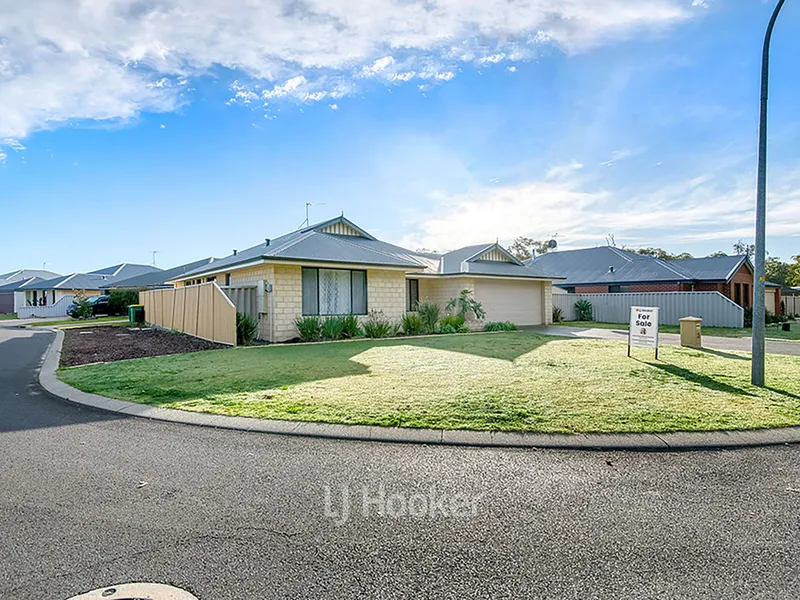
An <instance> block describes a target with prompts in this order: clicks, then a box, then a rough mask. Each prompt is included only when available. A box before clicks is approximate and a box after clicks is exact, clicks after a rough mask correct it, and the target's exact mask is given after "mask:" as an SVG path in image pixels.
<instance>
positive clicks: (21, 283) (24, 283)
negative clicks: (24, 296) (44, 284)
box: [0, 277, 44, 292]
mask: <svg viewBox="0 0 800 600" xmlns="http://www.w3.org/2000/svg"><path fill="white" fill-rule="evenodd" d="M40 281H44V279H42V278H41V277H28V278H27V279H18V280H16V281H12V282H11V283H6V284H4V285H0V292H16V291H18V290H21V289H28V286H30V285H33V284H35V283H38V282H40Z"/></svg>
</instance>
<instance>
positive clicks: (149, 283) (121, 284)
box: [100, 257, 217, 289]
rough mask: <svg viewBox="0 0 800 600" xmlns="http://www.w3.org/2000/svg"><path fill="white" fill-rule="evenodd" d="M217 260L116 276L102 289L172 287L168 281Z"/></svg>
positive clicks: (210, 259)
mask: <svg viewBox="0 0 800 600" xmlns="http://www.w3.org/2000/svg"><path fill="white" fill-rule="evenodd" d="M216 260H217V259H215V258H212V257H209V258H203V259H201V260H196V261H194V262H190V263H187V264H185V265H179V266H177V267H172V268H171V269H167V270H165V271H150V272H149V273H142V274H141V275H136V276H134V277H128V278H126V279H122V278H119V277H115V278H114V279H113V281H110V282H108V283H104V284H103V285H101V286H100V289H110V288H156V287H171V286H170V285H169V284H167V283H166V282H167V281H169V280H171V279H175V278H177V277H181V276H183V275H186V274H187V273H189V272H190V271H193V270H195V269H198V268H200V267H205V266H207V265H210V264H213V263H214V261H216Z"/></svg>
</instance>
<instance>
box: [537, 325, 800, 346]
mask: <svg viewBox="0 0 800 600" xmlns="http://www.w3.org/2000/svg"><path fill="white" fill-rule="evenodd" d="M553 325H557V326H566V327H586V328H597V329H621V330H623V331H626V332H627V331H628V324H627V323H601V322H600V321H561V322H560V323H553ZM790 325H791V329H790V330H789V331H782V330H781V328H780V326H778V325H767V330H766V338H767V339H770V340H787V341H792V340H800V322H797V321H790ZM658 331H659V332H660V333H680V332H681V328H680V325H659V326H658ZM703 335H710V336H716V337H728V338H749V337H752V335H753V330H752V329H750V328H749V327H745V328H742V329H738V328H736V327H703Z"/></svg>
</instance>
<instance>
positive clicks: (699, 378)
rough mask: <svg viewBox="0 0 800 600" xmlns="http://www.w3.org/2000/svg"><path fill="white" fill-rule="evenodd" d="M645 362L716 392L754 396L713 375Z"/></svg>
mask: <svg viewBox="0 0 800 600" xmlns="http://www.w3.org/2000/svg"><path fill="white" fill-rule="evenodd" d="M647 364H648V365H650V366H651V367H655V368H656V369H661V370H662V371H665V372H667V373H669V374H670V375H674V376H676V377H681V378H683V379H685V380H686V381H689V382H691V383H696V384H698V385H702V386H703V387H705V388H708V389H710V390H714V391H717V392H726V393H728V394H738V395H741V396H755V394H753V393H752V392H748V391H747V390H744V389H742V388H740V387H736V386H735V385H730V384H727V383H725V382H722V381H719V380H717V379H714V378H713V377H709V376H708V375H700V374H699V373H695V372H694V371H690V370H688V369H683V368H681V367H676V366H675V365H668V364H659V363H653V362H648V363H647Z"/></svg>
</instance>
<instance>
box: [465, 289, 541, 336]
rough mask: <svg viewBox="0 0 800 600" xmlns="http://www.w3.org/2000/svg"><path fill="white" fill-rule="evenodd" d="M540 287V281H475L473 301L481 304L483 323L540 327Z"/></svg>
mask: <svg viewBox="0 0 800 600" xmlns="http://www.w3.org/2000/svg"><path fill="white" fill-rule="evenodd" d="M542 285H543V284H542V283H541V282H540V281H515V280H510V279H476V280H475V299H476V300H477V301H478V302H480V303H481V304H483V309H484V310H485V311H486V321H487V322H491V321H511V322H512V323H515V324H517V325H541V324H542Z"/></svg>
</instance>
